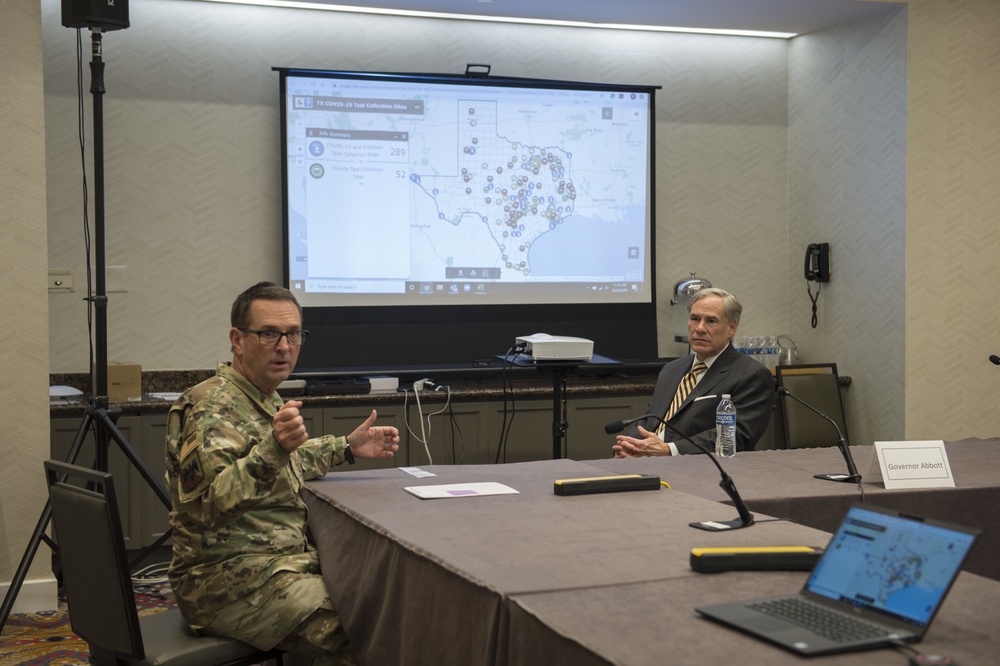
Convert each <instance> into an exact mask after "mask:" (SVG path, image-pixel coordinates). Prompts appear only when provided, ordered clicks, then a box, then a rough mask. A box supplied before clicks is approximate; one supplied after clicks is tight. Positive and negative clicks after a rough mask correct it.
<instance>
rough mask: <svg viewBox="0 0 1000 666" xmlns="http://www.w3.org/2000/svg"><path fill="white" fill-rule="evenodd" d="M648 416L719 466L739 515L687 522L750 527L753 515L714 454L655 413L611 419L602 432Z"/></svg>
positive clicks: (715, 529) (720, 527) (714, 526)
mask: <svg viewBox="0 0 1000 666" xmlns="http://www.w3.org/2000/svg"><path fill="white" fill-rule="evenodd" d="M650 418H651V419H656V420H657V421H659V422H660V423H662V424H663V428H664V429H665V430H669V431H670V432H671V433H673V434H675V435H678V436H679V437H681V438H682V439H684V441H686V442H688V443H689V444H692V445H693V446H694V447H695V448H697V449H698V450H699V451H701V452H702V453H704V454H705V455H706V456H708V457H709V458H710V459H711V461H712V462H713V463H715V466H716V467H718V468H719V474H721V475H722V481H720V482H719V487H720V488H722V489H723V490H724V491H726V494H727V495H729V499H731V500H732V501H733V505H734V506H735V507H736V510H737V511H738V512H739V514H740V517H739V518H738V519H736V520H706V521H704V522H700V523H688V524H689V525H690V526H691V527H696V528H698V529H699V530H708V531H709V532H721V531H723V530H738V529H740V528H742V527H750V526H751V525H753V515H752V514H751V513H750V511H749V510H748V509H747V505H746V504H744V503H743V498H741V497H740V494H739V492H737V490H736V484H735V483H733V480H732V478H731V477H730V476H729V475H728V474H726V470H724V469H722V465H720V464H719V461H718V460H716V459H715V456H714V455H712V452H711V451H709V450H708V449H706V448H705V447H704V446H702V445H701V444H699V443H698V442H696V441H694V440H693V439H691V438H690V437H688V436H687V435H685V434H684V433H682V432H680V431H679V430H677V429H676V428H674V427H673V426H671V425H670V424H668V423H667V422H666V421H664V420H663V419H662V418H660V417H659V416H657V415H656V414H643V415H642V416H638V417H636V418H634V419H628V420H627V421H612V422H611V423H609V424H607V425H606V426H604V432H606V433H608V434H609V435H612V434H614V433H616V432H621V431H622V430H624V429H625V427H626V426H630V425H632V424H633V423H636V422H638V421H642V420H645V419H650Z"/></svg>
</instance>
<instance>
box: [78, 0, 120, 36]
mask: <svg viewBox="0 0 1000 666" xmlns="http://www.w3.org/2000/svg"><path fill="white" fill-rule="evenodd" d="M62 24H63V25H64V26H66V27H67V28H100V29H101V30H103V31H105V32H107V31H109V30H121V29H123V28H127V27H128V0H62Z"/></svg>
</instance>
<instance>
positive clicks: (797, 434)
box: [774, 363, 850, 449]
mask: <svg viewBox="0 0 1000 666" xmlns="http://www.w3.org/2000/svg"><path fill="white" fill-rule="evenodd" d="M774 375H775V380H776V381H777V383H778V386H783V387H785V388H786V389H787V390H788V392H789V393H790V394H791V395H793V396H795V397H796V398H798V399H799V400H801V401H803V402H805V403H807V404H809V405H811V406H812V407H813V408H815V409H816V410H817V411H819V412H822V413H823V414H825V415H827V416H828V417H830V418H831V419H833V421H834V422H835V423H836V424H837V427H839V428H840V432H841V433H843V435H844V440H845V441H847V442H850V440H849V439H848V438H847V414H846V412H845V410H844V398H843V395H842V394H841V392H840V377H839V376H838V375H837V364H836V363H819V364H814V365H779V366H777V367H776V368H775V372H774ZM778 408H779V410H780V411H781V417H782V424H783V426H784V432H785V437H784V439H785V448H786V449H802V448H810V447H817V446H837V445H838V444H839V442H840V436H839V435H838V434H837V430H836V428H835V427H834V426H833V425H832V424H831V423H830V422H829V421H827V420H826V419H824V418H823V417H821V416H819V415H818V414H816V413H815V412H813V411H811V410H809V409H808V408H806V407H804V406H803V405H801V404H800V403H798V402H796V401H795V400H793V399H791V398H789V397H787V396H785V397H779V398H778Z"/></svg>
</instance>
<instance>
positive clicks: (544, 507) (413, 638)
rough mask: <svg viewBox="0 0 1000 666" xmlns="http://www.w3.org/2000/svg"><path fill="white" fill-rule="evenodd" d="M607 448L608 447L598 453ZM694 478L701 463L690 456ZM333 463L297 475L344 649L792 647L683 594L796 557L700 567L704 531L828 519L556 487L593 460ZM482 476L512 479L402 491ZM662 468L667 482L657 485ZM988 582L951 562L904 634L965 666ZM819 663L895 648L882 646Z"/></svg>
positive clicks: (413, 655)
mask: <svg viewBox="0 0 1000 666" xmlns="http://www.w3.org/2000/svg"><path fill="white" fill-rule="evenodd" d="M602 462H609V461H602ZM701 462H702V463H703V464H704V465H705V467H706V477H709V478H711V477H712V476H713V475H715V476H716V478H717V471H715V468H714V467H713V466H712V465H711V463H710V461H708V460H701ZM421 470H423V471H425V472H430V473H432V474H434V475H435V476H431V477H426V478H418V477H415V476H411V475H410V474H408V473H407V472H406V471H405V470H403V469H379V470H362V471H354V472H338V473H336V474H330V475H327V476H326V477H324V478H323V479H318V480H315V481H311V482H309V483H307V484H306V487H305V489H304V490H303V493H302V495H303V498H304V499H305V501H306V504H307V506H308V507H309V512H310V514H309V515H310V518H309V520H310V525H311V531H312V534H313V538H314V539H315V542H316V545H317V548H318V550H319V555H320V562H321V565H322V569H323V575H324V579H325V581H326V583H327V587H328V588H329V590H330V594H331V597H332V599H333V602H334V605H335V607H336V608H337V609H338V611H339V612H340V614H341V616H342V619H343V621H344V627H345V630H346V632H347V635H348V637H349V638H350V640H351V643H352V647H353V650H354V652H355V656H356V657H357V659H358V661H359V663H360V664H362V665H365V664H372V665H380V664H462V665H463V666H464V665H475V664H483V665H489V666H504V665H506V664H567V665H568V664H654V663H656V664H660V663H663V662H664V661H671V662H678V663H679V662H682V661H688V662H692V663H694V662H699V663H705V664H715V663H720V664H722V663H727V664H728V663H768V664H801V663H802V659H801V658H800V657H798V656H797V655H794V654H792V653H790V652H786V651H784V650H782V649H780V648H778V647H774V646H771V645H769V644H767V643H764V642H762V641H759V640H756V639H754V638H752V637H749V636H745V635H743V634H740V633H738V632H735V631H733V630H731V629H728V628H726V627H723V626H721V625H718V624H715V623H713V622H711V621H709V620H706V619H703V618H701V617H700V616H699V615H698V614H697V613H696V612H695V611H694V608H695V606H696V605H699V604H704V603H709V602H714V601H725V600H733V599H738V598H741V597H754V596H763V595H768V594H780V593H785V592H794V591H796V590H797V589H799V587H801V585H802V583H803V581H804V579H805V575H806V574H805V573H804V572H784V571H766V572H762V571H753V572H725V573H717V574H701V573H698V572H695V571H693V570H692V569H691V567H690V564H689V555H690V551H691V549H692V548H694V547H704V546H779V545H811V546H823V545H825V544H826V542H827V540H828V539H829V534H828V533H826V532H824V531H821V530H817V529H815V528H812V527H808V526H805V525H801V524H797V523H793V522H788V521H783V520H771V519H769V518H768V517H767V516H764V515H761V514H755V515H756V518H757V522H756V523H755V524H754V525H752V526H751V527H749V528H746V529H740V530H733V531H727V532H707V531H702V530H697V529H694V528H692V527H690V526H689V523H691V522H695V521H704V520H715V521H720V520H730V519H733V518H736V510H735V509H734V508H733V507H731V506H728V505H726V504H723V503H720V502H717V501H715V500H714V499H713V498H705V497H698V496H697V495H695V494H692V493H689V492H684V491H682V490H679V489H677V487H676V486H674V488H672V489H669V490H668V489H665V488H661V489H660V490H655V491H654V490H650V491H639V492H621V493H605V494H594V495H580V496H559V495H556V494H554V492H553V482H554V481H555V480H557V479H567V478H578V477H590V476H602V475H606V474H607V472H606V471H605V470H604V469H602V467H600V466H596V465H594V464H592V463H588V462H579V461H573V460H567V459H560V460H546V461H537V462H529V463H514V464H506V465H457V466H448V465H432V466H427V467H423V468H421ZM480 482H495V483H499V484H503V485H505V486H507V487H509V488H511V489H513V490H516V491H517V492H516V494H502V495H490V496H456V497H451V498H448V499H419V498H418V497H415V496H414V495H412V494H410V493H409V492H407V491H405V490H403V488H404V487H407V486H428V485H441V484H457V483H461V484H467V483H480ZM672 485H673V484H672ZM997 599H1000V582H996V581H992V580H989V579H986V578H983V577H981V576H977V575H974V574H971V573H967V572H963V573H961V574H960V575H959V578H958V580H957V581H956V586H955V588H954V589H953V590H952V593H951V595H950V596H949V598H948V600H947V601H946V602H945V604H944V607H943V609H942V611H941V612H940V614H939V616H938V618H937V620H936V621H935V624H934V625H933V626H932V627H931V629H930V631H929V632H928V634H927V636H926V638H925V640H924V642H923V643H922V644H920V645H919V646H918V647H919V648H921V649H922V650H924V651H927V652H937V653H946V654H949V655H951V656H952V657H954V658H956V659H958V660H959V662H960V663H962V664H965V666H968V665H969V664H976V663H989V660H990V659H992V656H993V655H994V654H997V653H1000V636H998V635H997V632H996V630H995V629H996V626H997V620H998V611H997V609H996V608H997V605H996V600H997ZM821 661H822V663H823V664H833V665H836V666H839V665H841V664H844V665H849V664H905V663H906V657H905V655H904V654H903V653H902V652H901V651H899V650H898V649H895V648H892V649H882V650H876V651H872V652H865V653H852V654H845V655H836V656H831V657H824V658H822V659H821Z"/></svg>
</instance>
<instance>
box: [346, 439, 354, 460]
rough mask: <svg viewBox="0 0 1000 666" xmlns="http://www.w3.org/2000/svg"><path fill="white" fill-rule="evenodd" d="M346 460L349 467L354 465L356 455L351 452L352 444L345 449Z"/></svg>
mask: <svg viewBox="0 0 1000 666" xmlns="http://www.w3.org/2000/svg"><path fill="white" fill-rule="evenodd" d="M344 460H346V461H347V464H348V465H353V464H354V453H353V452H352V451H351V445H350V444H348V445H347V446H345V447H344Z"/></svg>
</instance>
